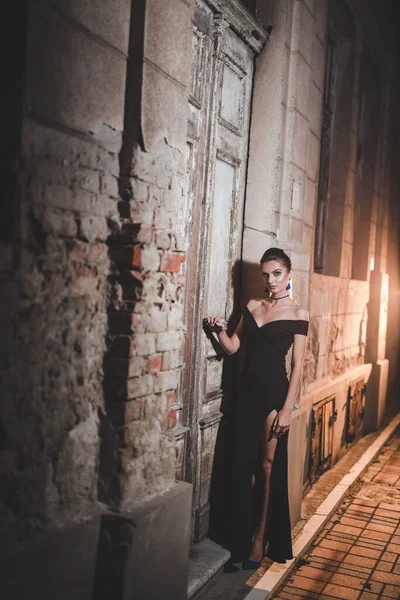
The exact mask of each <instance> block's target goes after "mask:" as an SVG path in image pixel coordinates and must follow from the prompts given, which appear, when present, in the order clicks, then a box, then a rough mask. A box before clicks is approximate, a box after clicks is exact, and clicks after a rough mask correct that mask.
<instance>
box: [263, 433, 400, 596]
mask: <svg viewBox="0 0 400 600" xmlns="http://www.w3.org/2000/svg"><path fill="white" fill-rule="evenodd" d="M273 598H274V600H314V599H318V600H332V599H335V600H378V599H382V600H389V599H390V598H392V599H396V600H400V434H399V432H397V433H396V434H395V435H394V437H393V438H392V439H391V441H390V442H389V443H388V444H387V445H386V446H385V447H384V448H383V450H382V452H381V453H380V455H379V457H378V459H377V460H375V461H374V463H373V464H372V465H371V466H370V467H369V468H368V470H367V471H366V473H365V474H364V475H363V477H362V478H361V479H360V480H359V481H358V482H357V484H355V485H354V486H353V487H352V489H351V491H350V492H349V494H348V496H347V497H346V499H345V500H344V502H343V504H342V505H341V507H340V508H339V509H338V510H337V511H336V513H335V514H334V516H333V517H332V518H331V519H330V520H329V521H328V523H327V525H326V526H325V528H324V529H323V530H322V532H321V533H320V534H319V536H318V538H317V539H316V541H315V542H314V544H313V545H312V546H311V547H310V549H309V550H308V552H307V553H306V554H305V555H304V557H303V558H302V559H301V561H300V563H299V566H298V567H297V568H296V569H295V570H294V571H293V572H292V573H291V576H290V578H289V579H288V580H287V581H286V582H285V584H283V585H282V586H281V588H279V589H278V591H277V592H276V593H275V594H274V596H273Z"/></svg>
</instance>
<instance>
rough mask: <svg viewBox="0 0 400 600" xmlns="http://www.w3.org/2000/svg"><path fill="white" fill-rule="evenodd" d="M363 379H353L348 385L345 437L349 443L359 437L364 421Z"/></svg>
mask: <svg viewBox="0 0 400 600" xmlns="http://www.w3.org/2000/svg"><path fill="white" fill-rule="evenodd" d="M364 404H365V381H364V378H361V379H357V380H356V381H353V382H352V383H351V384H350V386H349V392H348V396H347V407H346V430H345V439H346V443H347V444H351V443H352V442H354V440H356V439H357V438H358V437H360V435H361V433H362V429H363V423H364Z"/></svg>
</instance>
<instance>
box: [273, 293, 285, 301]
mask: <svg viewBox="0 0 400 600" xmlns="http://www.w3.org/2000/svg"><path fill="white" fill-rule="evenodd" d="M289 296H290V294H286V296H281V297H280V298H274V297H273V296H271V300H283V298H289Z"/></svg>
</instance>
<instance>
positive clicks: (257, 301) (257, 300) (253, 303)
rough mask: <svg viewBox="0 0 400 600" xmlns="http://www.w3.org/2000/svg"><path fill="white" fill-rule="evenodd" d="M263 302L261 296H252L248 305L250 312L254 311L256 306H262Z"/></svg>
mask: <svg viewBox="0 0 400 600" xmlns="http://www.w3.org/2000/svg"><path fill="white" fill-rule="evenodd" d="M261 304H262V299H261V298H252V299H251V300H249V301H248V303H247V305H246V306H247V308H248V309H249V311H250V312H253V310H256V308H258V307H259V306H261Z"/></svg>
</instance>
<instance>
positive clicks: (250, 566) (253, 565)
mask: <svg viewBox="0 0 400 600" xmlns="http://www.w3.org/2000/svg"><path fill="white" fill-rule="evenodd" d="M267 550H268V542H267V545H266V546H264V549H263V553H262V557H261V560H250V558H248V559H247V560H244V561H243V563H242V569H243V571H253V570H255V569H259V568H260V565H261V563H262V560H263V558H264V557H265V556H267Z"/></svg>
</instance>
